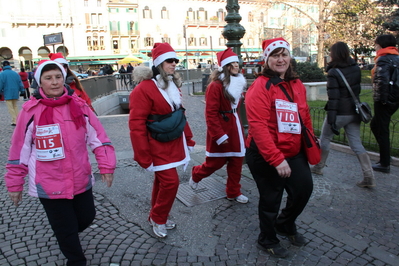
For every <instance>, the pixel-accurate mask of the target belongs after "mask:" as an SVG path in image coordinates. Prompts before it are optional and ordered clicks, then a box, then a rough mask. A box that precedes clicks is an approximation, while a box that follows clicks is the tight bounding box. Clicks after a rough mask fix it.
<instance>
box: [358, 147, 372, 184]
mask: <svg viewBox="0 0 399 266" xmlns="http://www.w3.org/2000/svg"><path fill="white" fill-rule="evenodd" d="M357 159H358V160H359V162H360V166H361V167H362V171H363V181H361V182H357V183H356V185H357V186H359V187H364V188H371V187H375V179H374V172H373V168H372V167H371V162H370V157H369V156H368V154H367V153H363V154H358V155H357Z"/></svg>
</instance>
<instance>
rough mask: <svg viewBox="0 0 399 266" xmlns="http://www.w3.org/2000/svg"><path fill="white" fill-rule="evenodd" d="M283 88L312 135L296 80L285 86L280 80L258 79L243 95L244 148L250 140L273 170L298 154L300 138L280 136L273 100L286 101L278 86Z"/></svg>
mask: <svg viewBox="0 0 399 266" xmlns="http://www.w3.org/2000/svg"><path fill="white" fill-rule="evenodd" d="M280 84H281V85H283V86H284V88H286V90H287V92H288V93H289V94H290V95H291V98H293V100H294V102H295V103H297V105H298V110H299V114H300V116H301V118H302V120H303V123H304V124H305V126H306V127H307V128H309V129H310V130H311V131H313V127H312V121H311V118H310V113H309V106H308V104H307V101H306V88H305V86H304V85H303V84H302V82H301V81H300V80H299V79H296V80H291V81H289V82H286V81H283V80H282V79H280V78H273V79H270V78H267V77H264V76H260V77H258V78H257V79H256V80H255V81H254V83H252V85H251V87H250V88H249V89H248V91H247V93H246V95H245V108H246V112H247V118H248V125H249V130H248V138H247V140H246V145H247V147H249V146H250V143H251V141H252V139H253V140H254V141H255V143H256V146H257V147H258V149H259V153H260V154H261V155H262V156H263V158H264V159H265V161H267V162H268V163H269V164H270V165H272V166H274V167H276V166H278V165H279V164H280V163H281V162H282V161H283V160H284V159H285V158H289V157H293V156H295V155H297V154H298V153H299V152H300V150H301V145H302V141H301V134H291V133H280V132H279V131H278V125H277V114H276V105H275V101H276V99H281V100H285V101H289V100H288V99H287V97H286V96H285V94H284V93H283V91H282V90H281V88H280V87H279V85H280Z"/></svg>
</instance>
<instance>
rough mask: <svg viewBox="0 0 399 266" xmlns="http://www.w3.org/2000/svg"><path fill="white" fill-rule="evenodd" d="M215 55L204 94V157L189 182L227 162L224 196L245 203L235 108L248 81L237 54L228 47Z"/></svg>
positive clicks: (195, 183)
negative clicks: (242, 191)
mask: <svg viewBox="0 0 399 266" xmlns="http://www.w3.org/2000/svg"><path fill="white" fill-rule="evenodd" d="M216 56H217V59H218V64H219V68H218V69H217V70H214V71H213V73H212V75H211V77H210V81H211V82H210V83H209V85H208V87H207V88H206V96H205V99H206V105H205V117H206V126H207V130H206V159H205V162H204V163H203V164H201V165H196V166H194V167H193V169H192V174H191V178H190V181H189V184H190V187H191V188H192V189H194V190H195V189H197V188H198V183H199V182H200V181H201V180H202V179H203V178H206V177H208V176H210V175H211V174H213V173H214V172H215V171H217V170H218V169H220V168H222V166H223V165H225V164H227V183H226V195H227V199H228V200H235V201H237V202H239V203H247V202H248V198H247V197H246V196H244V195H242V193H241V185H240V180H241V170H242V163H243V161H244V155H245V143H244V131H243V128H242V126H241V122H240V118H239V116H238V111H237V110H238V107H239V104H240V101H241V97H242V93H243V91H244V89H245V87H246V85H247V82H246V80H245V78H244V76H243V75H242V74H241V73H240V67H239V65H238V56H237V55H236V54H235V53H234V52H233V50H232V49H231V48H227V49H226V50H224V51H222V52H219V53H217V54H216Z"/></svg>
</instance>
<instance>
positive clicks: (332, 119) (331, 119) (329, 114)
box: [327, 111, 339, 135]
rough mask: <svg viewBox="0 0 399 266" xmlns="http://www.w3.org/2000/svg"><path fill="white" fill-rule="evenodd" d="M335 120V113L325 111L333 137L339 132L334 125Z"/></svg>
mask: <svg viewBox="0 0 399 266" xmlns="http://www.w3.org/2000/svg"><path fill="white" fill-rule="evenodd" d="M336 118H337V111H327V123H328V124H329V125H330V126H331V131H332V132H333V133H334V134H335V135H339V130H338V129H337V126H336V125H335V120H336Z"/></svg>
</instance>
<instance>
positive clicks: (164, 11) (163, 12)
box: [161, 7, 169, 19]
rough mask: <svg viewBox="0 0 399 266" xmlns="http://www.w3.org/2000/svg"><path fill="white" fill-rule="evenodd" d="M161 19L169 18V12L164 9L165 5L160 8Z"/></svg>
mask: <svg viewBox="0 0 399 266" xmlns="http://www.w3.org/2000/svg"><path fill="white" fill-rule="evenodd" d="M161 19H169V12H168V10H166V7H163V8H162V10H161Z"/></svg>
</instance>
